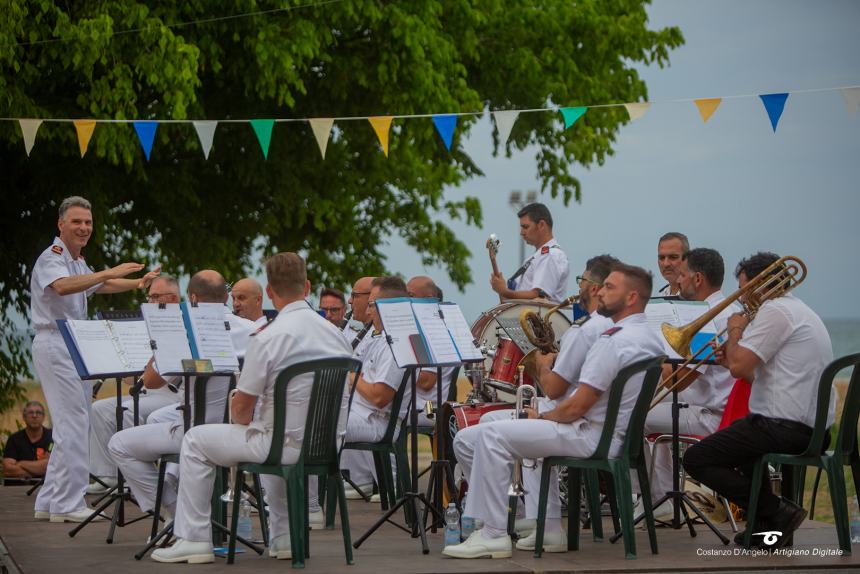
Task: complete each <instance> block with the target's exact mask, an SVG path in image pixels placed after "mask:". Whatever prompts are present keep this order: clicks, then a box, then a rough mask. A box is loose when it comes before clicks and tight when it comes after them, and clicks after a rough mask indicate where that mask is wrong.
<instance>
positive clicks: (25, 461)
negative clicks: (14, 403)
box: [3, 401, 54, 478]
mask: <svg viewBox="0 0 860 574" xmlns="http://www.w3.org/2000/svg"><path fill="white" fill-rule="evenodd" d="M22 414H23V416H24V428H22V429H21V430H19V431H18V432H14V433H12V434H10V435H9V438H8V439H6V447H5V448H4V449H3V477H4V478H32V477H39V476H45V471H46V470H47V468H48V459H49V457H50V456H51V447H53V446H54V441H53V440H52V438H51V429H49V428H48V427H46V426H44V422H45V407H44V406H42V403H40V402H39V401H30V402H28V403H27V404H26V405H24V410H23V412H22Z"/></svg>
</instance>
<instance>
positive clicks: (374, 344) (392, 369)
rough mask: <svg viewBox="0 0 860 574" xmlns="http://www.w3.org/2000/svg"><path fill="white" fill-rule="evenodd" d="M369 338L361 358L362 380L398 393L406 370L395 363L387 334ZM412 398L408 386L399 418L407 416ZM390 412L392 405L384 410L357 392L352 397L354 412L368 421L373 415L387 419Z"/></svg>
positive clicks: (407, 383)
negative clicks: (389, 388) (386, 338)
mask: <svg viewBox="0 0 860 574" xmlns="http://www.w3.org/2000/svg"><path fill="white" fill-rule="evenodd" d="M369 338H370V342H369V343H368V344H367V346H366V347H365V348H364V349H363V354H362V356H361V357H360V360H361V362H362V366H361V378H362V379H364V380H365V381H366V382H368V383H373V384H381V385H387V386H389V387H391V388H392V389H394V391H395V392H397V389H399V388H400V383H401V381H403V372H404V369H401V368H400V367H398V366H397V363H396V362H395V361H394V354H393V353H392V352H391V348H390V347H389V346H388V342H387V341H386V340H385V332H384V331H383V332H382V333H380V334H378V335H376V336H371V337H369ZM365 339H368V337H365ZM353 356H355V355H353ZM405 384H406V385H410V384H411V383H410V382H409V381H406V383H405ZM410 396H411V395H410V394H409V387H408V386H407V388H406V391H405V392H404V393H403V402H402V403H401V404H400V411H399V413H398V415H397V416H398V418H401V419H402V418H403V417H405V416H406V413H407V411H408V409H409V404H410V400H409V399H410ZM390 411H391V403H389V404H387V405H386V406H385V407H384V408H382V409H380V408H377V407H376V406H375V405H373V404H371V403H370V401H368V400H367V399H365V398H364V397H363V396H362V395H361V393H359V392H358V391H357V390H356V391H355V394H354V396H353V397H352V412H353V413H354V414H356V415H358V416H360V417H362V418H365V419H367V418H368V417H370V416H371V415H377V416H383V417H385V418H386V419H387V418H388V413H389V412H390Z"/></svg>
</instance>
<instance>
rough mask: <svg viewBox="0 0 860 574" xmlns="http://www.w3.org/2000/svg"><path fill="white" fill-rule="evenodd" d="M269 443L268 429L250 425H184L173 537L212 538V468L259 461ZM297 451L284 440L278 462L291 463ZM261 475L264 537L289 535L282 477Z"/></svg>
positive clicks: (295, 457) (213, 476) (262, 459)
mask: <svg viewBox="0 0 860 574" xmlns="http://www.w3.org/2000/svg"><path fill="white" fill-rule="evenodd" d="M271 443H272V435H271V434H270V433H264V432H259V431H256V430H253V429H249V427H248V426H246V425H236V424H231V425H224V424H209V425H202V426H198V427H194V428H193V429H191V430H189V431H188V434H187V435H186V436H185V440H184V441H183V442H182V454H181V456H180V459H179V468H180V474H181V476H182V478H181V480H180V481H179V499H178V502H177V505H176V522H175V523H174V526H175V528H174V532H175V533H176V536H178V537H180V538H182V539H184V540H190V541H192V542H205V541H209V540H211V534H210V533H211V523H210V521H211V512H212V503H211V499H212V488H213V484H214V481H215V468H216V467H218V466H224V467H230V466H233V465H235V464H236V463H239V462H263V461H265V460H266V457H267V456H268V455H269V447H270V446H271ZM299 454H300V451H299V449H296V448H291V447H289V446H287V444H285V445H284V455H283V458H282V459H281V462H282V463H284V464H290V463H293V462H296V461H297V460H298V459H299ZM260 479H261V481H262V483H263V488H264V489H265V490H266V502H267V503H268V505H269V529H270V534H269V536H270V537H271V539H274V538H277V537H278V536H281V535H283V534H289V532H290V527H289V516H288V514H287V496H286V487H285V484H284V480H283V479H282V478H279V477H275V476H269V475H262V476H261V477H260ZM309 488H310V486H309Z"/></svg>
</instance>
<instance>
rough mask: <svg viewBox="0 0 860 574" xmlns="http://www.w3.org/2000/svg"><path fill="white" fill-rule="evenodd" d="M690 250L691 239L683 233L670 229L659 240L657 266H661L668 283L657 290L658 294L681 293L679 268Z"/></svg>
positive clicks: (663, 295)
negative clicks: (685, 254)
mask: <svg viewBox="0 0 860 574" xmlns="http://www.w3.org/2000/svg"><path fill="white" fill-rule="evenodd" d="M689 250H690V241H689V240H688V239H687V236H686V235H684V234H683V233H678V232H677V231H670V232H669V233H665V234H663V236H662V237H660V241H658V242H657V266H658V267H659V268H660V275H662V276H663V279H665V280H666V281H668V283H667V284H666V285H664V286H663V287H661V288H660V290H659V291H657V295H658V296H660V297H665V296H667V295H680V287H679V285H678V268H679V266H680V264H681V260H682V259H683V258H684V253H686V252H687V251H689Z"/></svg>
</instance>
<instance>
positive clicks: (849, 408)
mask: <svg viewBox="0 0 860 574" xmlns="http://www.w3.org/2000/svg"><path fill="white" fill-rule="evenodd" d="M858 363H860V353H855V354H853V355H846V356H844V357H840V358H838V359H836V360H834V361H833V362H831V363H830V364H829V365H827V366H826V367H825V368H824V371H822V373H821V378H820V379H819V381H818V402H817V405H816V409H815V426H814V427H813V428H812V438H811V439H809V446H808V447H806V451H805V452H803V453H802V454H801V455H800V456H818V455H820V454H821V453H822V452H823V451H824V437H825V435H826V434H827V415H828V407H829V406H830V393H831V392H833V379H835V378H836V374H837V373H838V372H839V371H841V370H842V369H846V368H848V367H852V366H853V367H854V373H853V374H852V376H851V383H849V385H848V393H849V396H847V397H846V398H845V407H844V409H843V411H842V421H841V423H840V429H839V436H838V437H837V439H836V447H835V448H836V449H837V450H841V449H844V448H845V447H846V446H849V447H850V448H848V452H850V451H851V450H852V449H853V446H854V444H855V443H856V442H857V415H858V411H860V405H858V404H857V402H858V393H860V390H858V389H856V387H857V385H856V384H854V383H855V381H856V380H857V368H856V365H857V364H858ZM851 387H855V389H854V396H853V398H852V397H851V396H850V394H851V390H852V389H851ZM849 399H851V400H853V403H852V402H850V401H849ZM851 421H853V422H851ZM846 424H849V425H851V426H852V427H853V429H854V430H853V431H851V429H850V428H845V427H846ZM845 434H848V435H851V436H846V437H843V435H845Z"/></svg>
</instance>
